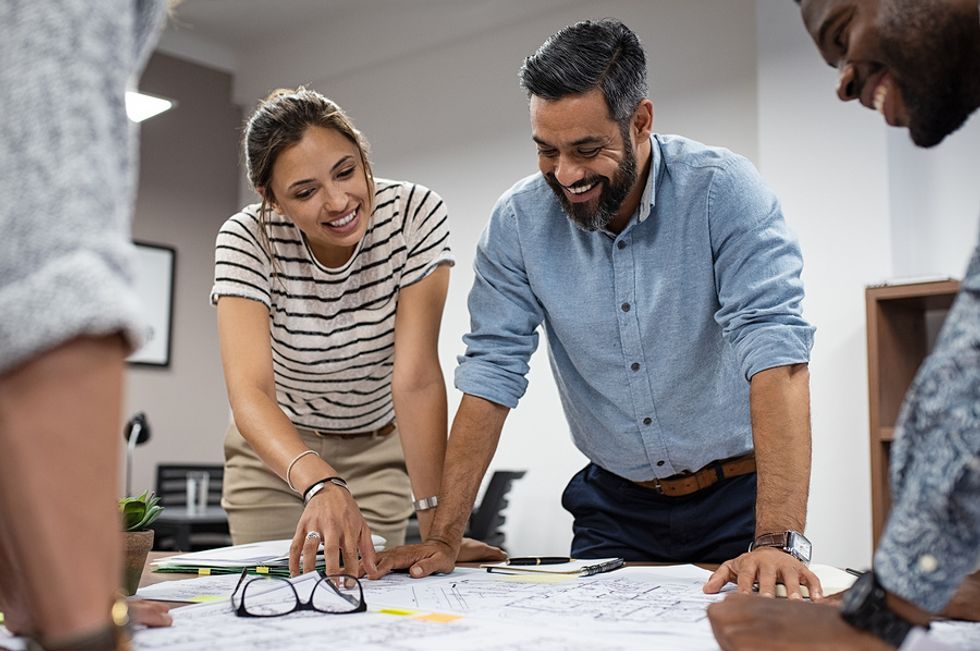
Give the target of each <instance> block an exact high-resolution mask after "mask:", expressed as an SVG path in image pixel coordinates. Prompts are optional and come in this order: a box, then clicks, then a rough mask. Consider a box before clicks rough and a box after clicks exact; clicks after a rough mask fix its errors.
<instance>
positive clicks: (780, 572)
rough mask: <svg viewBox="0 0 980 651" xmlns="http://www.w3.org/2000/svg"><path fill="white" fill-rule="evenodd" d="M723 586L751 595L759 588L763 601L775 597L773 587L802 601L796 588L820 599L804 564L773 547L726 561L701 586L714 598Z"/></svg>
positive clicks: (818, 587) (816, 581) (815, 580)
mask: <svg viewBox="0 0 980 651" xmlns="http://www.w3.org/2000/svg"><path fill="white" fill-rule="evenodd" d="M727 583H735V584H736V585H738V591H739V592H744V593H746V594H748V593H751V592H752V591H753V590H752V588H753V585H754V584H755V583H758V584H759V594H760V595H762V596H763V597H775V596H776V583H782V584H783V585H784V586H786V596H787V597H788V598H790V599H802V598H803V594H802V593H801V592H800V586H801V585H805V586H807V589H808V590H809V592H810V597H811V599H813V600H814V601H819V600H820V599H822V598H823V588H822V586H821V585H820V579H818V578H817V575H816V574H814V573H813V572H811V571H810V570H809V568H807V566H806V565H805V564H803V563H802V562H801V561H799V560H797V559H796V558H794V557H793V556H790V555H789V554H787V553H786V552H783V551H780V550H778V549H775V548H773V547H758V548H756V549H753V550H752V551H750V552H746V553H744V554H742V555H741V556H739V557H738V558H734V559H732V560H730V561H725V562H724V563H722V564H721V566H720V567H719V568H718V569H717V570H715V572H714V574H712V575H711V577H710V578H709V579H708V581H707V583H705V584H704V591H705V592H706V593H708V594H716V593H717V592H719V591H720V590H721V589H722V588H724V587H725V584H727Z"/></svg>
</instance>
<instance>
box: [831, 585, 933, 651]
mask: <svg viewBox="0 0 980 651" xmlns="http://www.w3.org/2000/svg"><path fill="white" fill-rule="evenodd" d="M858 583H862V585H860V586H859V585H858V584H857V583H855V585H854V586H853V587H852V588H851V590H849V591H848V593H847V594H846V595H845V596H844V606H843V608H842V609H841V617H842V618H843V619H844V621H846V622H847V623H848V624H850V625H851V626H853V627H854V628H857V629H860V630H862V631H865V632H866V633H870V634H872V635H874V636H875V637H877V638H878V639H880V640H882V641H883V642H886V643H887V644H890V645H892V646H894V647H895V648H899V647H901V646H902V643H903V642H905V638H906V637H908V634H909V632H910V631H911V630H912V629H913V628H915V625H914V624H913V623H912V622H910V621H908V620H907V619H905V618H904V617H902V616H901V615H899V614H898V613H896V612H894V611H893V610H892V609H890V608H889V607H888V604H887V602H886V601H885V598H886V596H887V595H886V593H885V589H884V587H883V586H882V585H881V584H880V583H879V582H878V577H876V576H875V574H874V572H873V571H871V572H865V573H864V574H863V575H861V577H860V578H859V579H858ZM869 583H870V585H868V584H869Z"/></svg>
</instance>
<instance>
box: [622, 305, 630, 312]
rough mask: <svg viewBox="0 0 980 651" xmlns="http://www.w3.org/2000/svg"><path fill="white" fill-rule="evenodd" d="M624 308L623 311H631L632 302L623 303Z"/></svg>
mask: <svg viewBox="0 0 980 651" xmlns="http://www.w3.org/2000/svg"><path fill="white" fill-rule="evenodd" d="M622 308H623V312H629V311H630V304H629V303H623V305H622Z"/></svg>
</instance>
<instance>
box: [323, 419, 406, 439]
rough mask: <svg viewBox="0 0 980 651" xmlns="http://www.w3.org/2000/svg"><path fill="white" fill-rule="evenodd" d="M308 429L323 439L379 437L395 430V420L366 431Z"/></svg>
mask: <svg viewBox="0 0 980 651" xmlns="http://www.w3.org/2000/svg"><path fill="white" fill-rule="evenodd" d="M310 431H311V432H313V433H314V434H316V435H317V436H321V437H323V438H325V439H364V438H369V437H370V438H376V439H380V438H383V437H385V436H388V435H389V434H391V433H392V432H394V431H395V421H391V422H390V423H388V424H387V425H382V426H381V427H379V428H378V429H372V430H369V431H367V432H325V431H323V430H319V429H312V430H310Z"/></svg>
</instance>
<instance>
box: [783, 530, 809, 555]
mask: <svg viewBox="0 0 980 651" xmlns="http://www.w3.org/2000/svg"><path fill="white" fill-rule="evenodd" d="M787 543H788V544H787V547H789V549H790V550H791V551H792V552H793V553H795V554H796V556H797V557H798V558H801V559H803V560H805V561H809V560H810V553H811V552H812V551H813V545H811V544H810V541H809V540H807V539H806V538H805V537H803V536H802V535H800V534H798V533H796V532H795V531H791V532H790V534H789V540H788V541H787Z"/></svg>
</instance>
